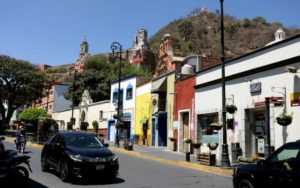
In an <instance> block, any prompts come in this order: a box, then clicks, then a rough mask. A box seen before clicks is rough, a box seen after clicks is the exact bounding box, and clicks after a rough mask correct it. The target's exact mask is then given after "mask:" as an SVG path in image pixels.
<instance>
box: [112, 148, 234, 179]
mask: <svg viewBox="0 0 300 188" xmlns="http://www.w3.org/2000/svg"><path fill="white" fill-rule="evenodd" d="M110 150H111V151H113V152H119V153H124V154H126V155H130V156H135V157H139V158H143V159H148V160H152V161H157V162H162V163H165V164H169V165H175V166H180V167H184V168H190V169H194V170H199V171H205V172H211V173H214V174H218V175H223V176H232V174H233V170H232V169H224V168H220V167H215V166H207V165H201V164H197V163H190V162H185V161H172V160H168V159H162V158H158V157H152V156H147V155H143V154H140V153H139V152H136V151H128V150H125V149H122V148H115V147H112V148H110Z"/></svg>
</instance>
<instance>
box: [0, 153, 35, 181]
mask: <svg viewBox="0 0 300 188" xmlns="http://www.w3.org/2000/svg"><path fill="white" fill-rule="evenodd" d="M29 159H30V156H26V155H23V156H18V153H17V152H16V151H14V150H5V151H4V152H3V151H2V152H1V153H0V182H1V185H2V184H4V185H6V184H9V185H10V184H11V183H16V184H17V185H24V184H25V183H26V182H27V180H28V179H29V172H28V170H29V171H30V172H31V173H32V170H31V167H30V164H29ZM22 164H26V165H27V168H28V170H27V168H26V167H24V166H22Z"/></svg>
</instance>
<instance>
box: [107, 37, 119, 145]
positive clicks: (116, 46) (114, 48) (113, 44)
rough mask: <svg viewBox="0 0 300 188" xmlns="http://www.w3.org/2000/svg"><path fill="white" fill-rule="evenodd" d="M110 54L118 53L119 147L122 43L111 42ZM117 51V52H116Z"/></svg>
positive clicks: (117, 142)
mask: <svg viewBox="0 0 300 188" xmlns="http://www.w3.org/2000/svg"><path fill="white" fill-rule="evenodd" d="M110 48H111V50H112V55H113V56H115V57H118V55H119V71H118V101H117V105H118V106H117V123H116V130H117V133H116V140H115V145H116V146H118V147H120V123H121V122H120V115H121V114H120V105H121V92H120V87H121V86H120V85H121V62H122V45H121V44H120V43H118V42H113V43H112V44H111V47H110ZM116 51H119V52H116Z"/></svg>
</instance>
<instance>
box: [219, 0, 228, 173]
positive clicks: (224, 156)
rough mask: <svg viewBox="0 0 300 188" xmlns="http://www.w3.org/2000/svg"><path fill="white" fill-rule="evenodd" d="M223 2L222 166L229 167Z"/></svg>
mask: <svg viewBox="0 0 300 188" xmlns="http://www.w3.org/2000/svg"><path fill="white" fill-rule="evenodd" d="M223 2H224V0H220V4H221V63H222V120H223V145H222V158H221V165H222V166H223V167H229V166H230V161H229V155H228V144H227V128H226V109H225V105H226V97H225V96H226V91H225V53H224V16H223Z"/></svg>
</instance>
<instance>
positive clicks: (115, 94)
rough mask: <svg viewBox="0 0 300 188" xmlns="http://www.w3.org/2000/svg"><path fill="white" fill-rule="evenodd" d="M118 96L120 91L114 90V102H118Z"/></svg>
mask: <svg viewBox="0 0 300 188" xmlns="http://www.w3.org/2000/svg"><path fill="white" fill-rule="evenodd" d="M117 98H118V91H114V93H113V102H116V101H117Z"/></svg>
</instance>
